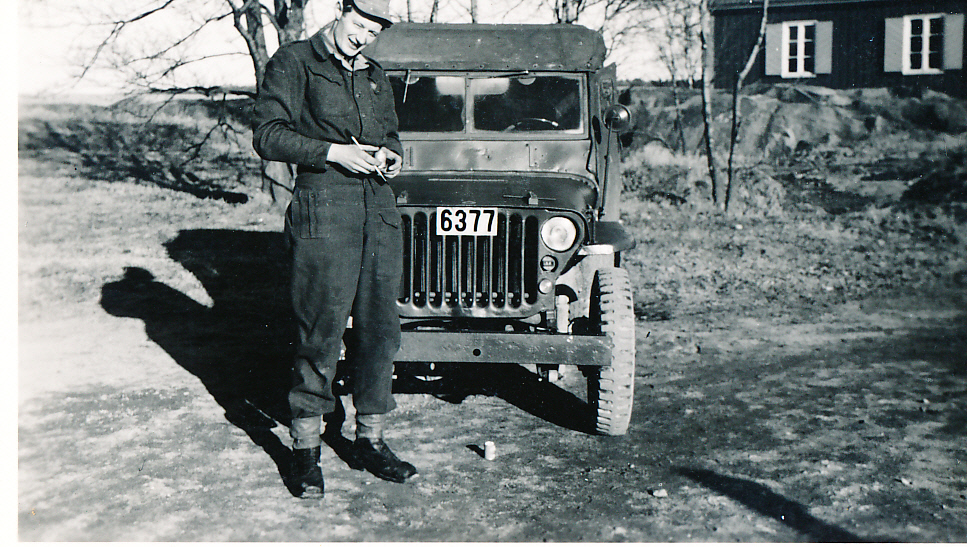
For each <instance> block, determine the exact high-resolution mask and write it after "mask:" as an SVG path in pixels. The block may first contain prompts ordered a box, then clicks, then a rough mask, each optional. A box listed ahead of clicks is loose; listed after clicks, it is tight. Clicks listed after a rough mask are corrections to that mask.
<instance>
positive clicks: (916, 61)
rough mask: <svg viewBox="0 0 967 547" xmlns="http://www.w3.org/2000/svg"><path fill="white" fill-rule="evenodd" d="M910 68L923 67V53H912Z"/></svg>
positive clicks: (918, 68)
mask: <svg viewBox="0 0 967 547" xmlns="http://www.w3.org/2000/svg"><path fill="white" fill-rule="evenodd" d="M910 68H911V69H913V70H920V69H921V68H923V55H922V54H920V53H911V54H910Z"/></svg>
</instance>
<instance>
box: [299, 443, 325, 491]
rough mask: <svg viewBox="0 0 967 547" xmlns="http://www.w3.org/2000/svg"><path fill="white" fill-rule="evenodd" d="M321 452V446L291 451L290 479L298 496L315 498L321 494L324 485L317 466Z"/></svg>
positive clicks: (320, 470) (320, 471)
mask: <svg viewBox="0 0 967 547" xmlns="http://www.w3.org/2000/svg"><path fill="white" fill-rule="evenodd" d="M321 454H322V448H321V447H318V446H316V447H313V448H296V449H295V450H293V451H292V469H291V479H292V484H293V485H294V487H295V491H296V495H297V496H298V497H300V498H303V499H315V498H321V497H322V496H323V493H324V492H325V485H324V482H323V478H322V469H320V468H319V456H320V455H321Z"/></svg>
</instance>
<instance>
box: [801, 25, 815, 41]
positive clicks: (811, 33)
mask: <svg viewBox="0 0 967 547" xmlns="http://www.w3.org/2000/svg"><path fill="white" fill-rule="evenodd" d="M803 33H804V34H805V35H806V40H809V41H810V42H812V41H813V40H815V39H816V25H806V26H805V27H803Z"/></svg>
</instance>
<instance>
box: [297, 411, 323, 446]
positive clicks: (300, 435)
mask: <svg viewBox="0 0 967 547" xmlns="http://www.w3.org/2000/svg"><path fill="white" fill-rule="evenodd" d="M289 434H290V435H291V436H292V448H294V449H302V448H315V447H317V446H320V445H321V444H322V437H321V434H322V416H310V417H308V418H294V419H293V420H292V426H291V427H289Z"/></svg>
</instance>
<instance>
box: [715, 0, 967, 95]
mask: <svg viewBox="0 0 967 547" xmlns="http://www.w3.org/2000/svg"><path fill="white" fill-rule="evenodd" d="M762 4H763V2H762V0H712V4H711V12H712V17H713V25H714V34H713V48H714V57H713V58H714V79H715V85H716V86H718V87H731V86H733V85H735V81H736V79H737V77H738V74H739V72H741V70H742V69H743V67H744V66H745V63H746V62H747V60H748V57H749V53H750V52H751V51H752V47H753V46H754V44H755V42H756V39H757V38H758V35H759V28H760V25H761V22H762ZM965 12H967V0H771V1H770V2H769V13H768V17H767V26H766V39H765V44H764V51H763V52H762V53H764V55H763V54H762V53H760V55H759V57H758V59H757V60H756V64H755V66H754V67H753V68H752V71H751V72H750V73H749V76H748V77H747V78H746V80H745V83H751V82H754V81H760V82H766V83H780V82H789V83H793V82H796V83H803V84H808V85H816V86H823V87H829V88H838V89H846V88H870V87H888V88H901V89H907V90H914V91H916V90H923V89H925V88H929V89H934V90H936V91H941V92H943V93H946V94H948V95H951V96H955V97H964V98H967V73H965V71H964V49H965V48H964V14H965Z"/></svg>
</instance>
